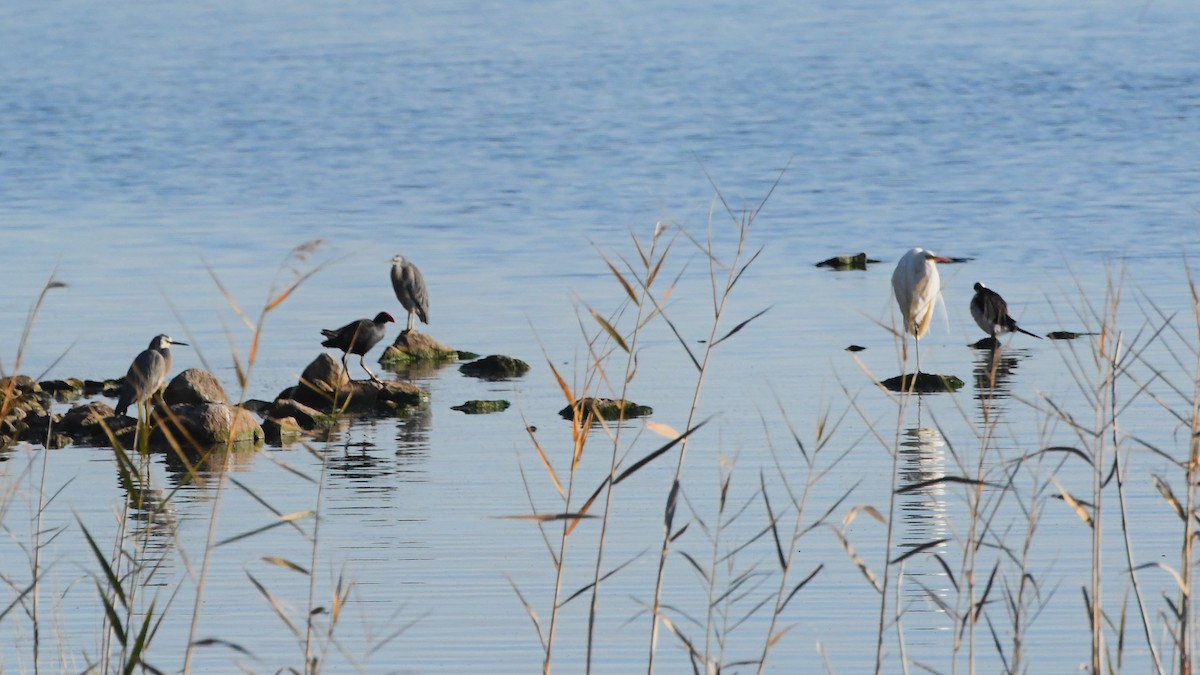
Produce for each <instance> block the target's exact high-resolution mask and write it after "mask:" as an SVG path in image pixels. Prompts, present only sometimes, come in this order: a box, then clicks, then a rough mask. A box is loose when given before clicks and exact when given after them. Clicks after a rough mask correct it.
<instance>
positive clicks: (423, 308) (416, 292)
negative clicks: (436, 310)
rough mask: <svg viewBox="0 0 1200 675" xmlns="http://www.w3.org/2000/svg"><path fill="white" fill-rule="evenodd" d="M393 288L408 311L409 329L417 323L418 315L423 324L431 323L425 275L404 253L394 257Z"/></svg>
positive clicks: (397, 297)
mask: <svg viewBox="0 0 1200 675" xmlns="http://www.w3.org/2000/svg"><path fill="white" fill-rule="evenodd" d="M392 290H394V291H396V299H397V300H399V301H400V304H401V306H403V307H404V310H405V311H406V312H408V330H412V329H413V326H415V325H416V323H417V322H416V320H415V319H416V317H420V319H421V323H423V324H428V323H429V291H427V290H425V277H423V276H421V270H419V269H417V266H416V265H414V264H412V261H409V260H406V259H405V258H404V256H402V255H398V256H396V257H394V258H392Z"/></svg>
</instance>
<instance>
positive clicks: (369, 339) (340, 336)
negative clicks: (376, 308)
mask: <svg viewBox="0 0 1200 675" xmlns="http://www.w3.org/2000/svg"><path fill="white" fill-rule="evenodd" d="M393 321H395V319H393V318H392V315H391V314H388V313H387V312H380V313H378V314H376V315H375V318H374V319H359V320H358V321H351V322H350V323H348V324H346V325H345V326H342V327H341V328H339V329H337V330H329V329H327V328H323V329H321V335H324V336H325V338H326V339H325V341H324V342H322V343H321V346H323V347H333V348H334V349H340V350H342V351H343V352H345V353H343V354H342V368H346V357H347V356H349V355H351V354H358V363H359V365H361V366H362V369H363V370H365V371H366V372H367V375H370V376H371V379H372V380H374V381H375V382H379V378H378V377H375V373H372V372H371V369H370V368H367V364H366V362H365V361H363V356H364V355H366V353H367V352H369V351H371V347H374V346H375V345H376V344H377V343H378V342H379V341H380V340H382V339H383V336H384V335H385V334H386V333H387V327H386V325H385V324H388V323H391V322H393Z"/></svg>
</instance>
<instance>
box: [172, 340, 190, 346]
mask: <svg viewBox="0 0 1200 675" xmlns="http://www.w3.org/2000/svg"><path fill="white" fill-rule="evenodd" d="M175 345H183V346H184V347H191V345H189V344H188V343H186V342H176V341H174V340H171V346H172V347H174V346H175Z"/></svg>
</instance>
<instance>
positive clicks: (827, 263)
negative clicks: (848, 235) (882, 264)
mask: <svg viewBox="0 0 1200 675" xmlns="http://www.w3.org/2000/svg"><path fill="white" fill-rule="evenodd" d="M877 262H879V261H878V260H874V259H871V258H868V257H867V254H866V253H859V254H857V255H835V256H833V257H832V258H829V259H826V260H822V261H821V262H819V263H817V265H816V266H817V267H829V268H831V269H834V270H837V271H839V272H842V271H846V270H865V269H867V265H868V264H870V263H877Z"/></svg>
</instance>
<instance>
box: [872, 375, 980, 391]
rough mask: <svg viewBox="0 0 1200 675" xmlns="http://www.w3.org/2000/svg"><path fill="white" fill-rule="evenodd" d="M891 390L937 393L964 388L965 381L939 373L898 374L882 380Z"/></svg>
mask: <svg viewBox="0 0 1200 675" xmlns="http://www.w3.org/2000/svg"><path fill="white" fill-rule="evenodd" d="M879 384H881V385H882V386H883V387H884V388H886V389H888V390H890V391H898V392H913V393H916V394H936V393H940V392H947V391H948V392H955V391H958V390H959V389H962V388H963V381H962V380H960V379H959V378H958V377H956V376H954V375H937V374H935V373H922V372H918V373H917V374H916V375H897V376H895V377H889V378H888V379H886V380H884V381H883V382H880V383H879Z"/></svg>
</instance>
